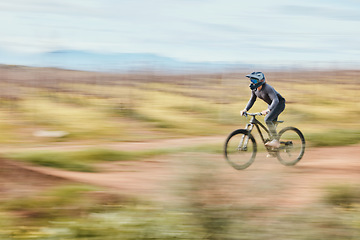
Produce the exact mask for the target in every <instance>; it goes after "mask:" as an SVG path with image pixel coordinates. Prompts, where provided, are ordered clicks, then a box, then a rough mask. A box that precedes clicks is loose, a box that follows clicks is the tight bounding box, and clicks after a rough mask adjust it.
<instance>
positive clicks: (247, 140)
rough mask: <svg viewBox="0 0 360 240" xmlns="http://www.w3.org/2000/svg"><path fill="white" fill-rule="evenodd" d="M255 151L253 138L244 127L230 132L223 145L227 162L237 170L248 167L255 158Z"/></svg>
mask: <svg viewBox="0 0 360 240" xmlns="http://www.w3.org/2000/svg"><path fill="white" fill-rule="evenodd" d="M256 151H257V147H256V142H255V139H254V137H253V136H252V135H251V134H250V133H249V132H248V131H247V130H245V129H238V130H235V131H234V132H232V133H231V134H230V135H229V136H228V138H227V139H226V142H225V146H224V154H225V158H226V160H227V162H228V163H229V164H230V165H231V166H232V167H233V168H235V169H237V170H242V169H245V168H247V167H249V166H250V165H251V164H252V163H253V161H254V159H255V156H256Z"/></svg>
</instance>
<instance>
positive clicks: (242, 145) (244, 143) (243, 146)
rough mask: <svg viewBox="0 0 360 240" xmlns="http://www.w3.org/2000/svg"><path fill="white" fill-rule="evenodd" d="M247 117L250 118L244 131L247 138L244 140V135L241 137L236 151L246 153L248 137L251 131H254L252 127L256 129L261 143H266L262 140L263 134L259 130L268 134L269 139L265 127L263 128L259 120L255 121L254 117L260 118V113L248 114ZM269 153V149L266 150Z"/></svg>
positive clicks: (268, 132)
mask: <svg viewBox="0 0 360 240" xmlns="http://www.w3.org/2000/svg"><path fill="white" fill-rule="evenodd" d="M247 115H249V116H251V119H250V122H249V123H248V124H246V128H245V130H247V132H248V134H247V137H246V138H245V135H243V136H242V139H241V141H240V143H239V146H238V149H239V150H241V151H246V150H247V144H248V142H249V136H250V134H251V132H252V130H253V129H254V126H255V127H256V129H257V130H258V132H259V134H260V137H261V140H262V141H263V143H264V144H265V143H266V139H265V138H264V135H263V132H262V131H261V128H262V129H263V130H264V131H265V132H266V133H267V134H268V136H269V137H270V131H269V130H268V129H267V127H265V126H264V124H262V123H261V122H260V121H259V120H257V119H256V118H255V117H256V116H260V115H261V114H260V113H255V114H253V113H248V114H247ZM267 150H268V151H269V149H267Z"/></svg>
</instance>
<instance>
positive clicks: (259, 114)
mask: <svg viewBox="0 0 360 240" xmlns="http://www.w3.org/2000/svg"><path fill="white" fill-rule="evenodd" d="M262 115H263V114H262V113H261V112H258V113H247V112H245V113H244V116H245V117H247V116H262Z"/></svg>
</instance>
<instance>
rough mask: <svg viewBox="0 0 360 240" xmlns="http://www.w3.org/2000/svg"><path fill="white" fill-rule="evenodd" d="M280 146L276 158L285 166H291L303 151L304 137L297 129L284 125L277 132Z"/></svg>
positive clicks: (302, 154)
mask: <svg viewBox="0 0 360 240" xmlns="http://www.w3.org/2000/svg"><path fill="white" fill-rule="evenodd" d="M279 141H280V147H279V149H278V151H277V158H278V159H279V161H280V163H282V164H283V165H286V166H293V165H295V164H296V163H297V162H299V161H300V160H301V158H302V157H303V156H304V153H305V138H304V135H303V134H302V133H301V132H300V130H299V129H297V128H294V127H286V128H284V129H282V130H281V131H280V132H279Z"/></svg>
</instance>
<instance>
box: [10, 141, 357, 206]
mask: <svg viewBox="0 0 360 240" xmlns="http://www.w3.org/2000/svg"><path fill="white" fill-rule="evenodd" d="M223 140H224V139H223V138H221V137H197V138H187V139H171V140H158V141H153V142H148V143H121V144H120V143H119V144H118V143H117V144H112V145H109V146H110V147H113V148H116V149H124V150H145V149H153V148H161V147H170V146H192V145H194V144H203V143H220V142H222V141H223ZM73 147H74V148H77V147H76V146H73ZM78 147H79V146H78ZM49 148H50V147H49ZM198 164H200V165H201V166H200V165H198ZM195 165H198V166H195ZM13 166H18V167H19V168H21V169H26V170H28V171H34V172H37V173H41V174H43V175H48V176H52V177H57V178H61V179H67V180H73V181H77V182H83V183H89V184H95V185H99V186H103V187H108V188H110V189H113V190H114V191H117V192H119V193H123V194H133V195H136V196H141V197H145V198H148V199H154V200H166V199H168V198H169V197H170V195H171V194H170V192H171V191H172V190H173V189H174V188H178V189H180V188H182V187H181V186H179V184H183V183H182V181H183V180H184V179H186V178H187V177H188V176H187V175H191V174H192V175H195V174H208V176H209V181H213V182H212V184H213V187H212V189H216V192H221V198H222V199H223V200H226V201H228V202H236V201H240V200H241V201H242V202H246V203H248V204H269V203H273V204H274V205H276V206H289V207H291V206H294V205H306V204H309V203H313V202H316V201H318V200H319V198H320V197H321V196H322V194H323V189H324V187H325V186H327V185H331V184H346V183H355V184H359V182H360V146H359V145H355V146H346V147H336V148H333V147H324V148H313V149H307V151H306V153H305V156H304V158H303V159H302V160H301V161H300V162H299V163H298V165H297V166H294V167H285V166H282V165H281V164H280V163H279V162H278V161H277V159H267V158H266V157H265V156H264V154H259V155H258V156H257V158H256V160H255V162H254V164H253V165H252V166H250V167H249V168H248V169H246V170H242V171H236V170H234V169H233V168H231V167H230V166H229V165H228V164H227V163H226V162H225V160H224V158H223V156H222V155H220V154H204V153H177V154H173V155H170V156H162V157H160V158H156V159H150V160H146V161H136V162H116V163H103V164H100V165H99V166H98V167H99V168H100V169H101V170H102V171H101V172H99V173H81V172H71V171H64V170H58V169H53V168H47V167H38V166H31V165H25V164H19V163H13ZM194 166H195V168H194ZM199 166H200V167H199ZM204 166H206V167H204ZM217 196H219V195H217Z"/></svg>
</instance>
